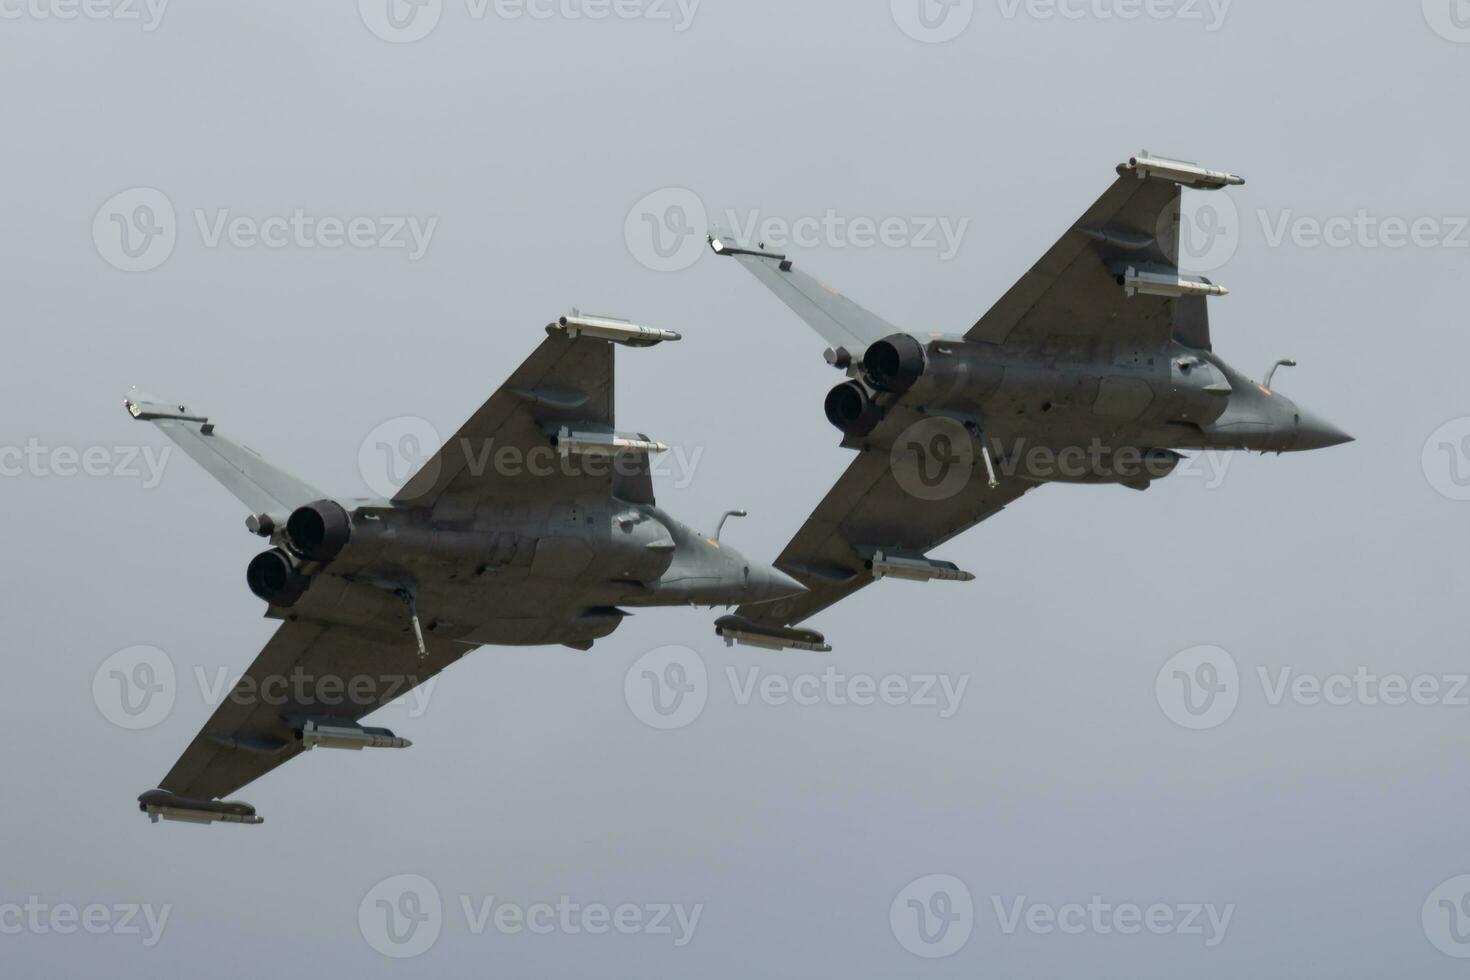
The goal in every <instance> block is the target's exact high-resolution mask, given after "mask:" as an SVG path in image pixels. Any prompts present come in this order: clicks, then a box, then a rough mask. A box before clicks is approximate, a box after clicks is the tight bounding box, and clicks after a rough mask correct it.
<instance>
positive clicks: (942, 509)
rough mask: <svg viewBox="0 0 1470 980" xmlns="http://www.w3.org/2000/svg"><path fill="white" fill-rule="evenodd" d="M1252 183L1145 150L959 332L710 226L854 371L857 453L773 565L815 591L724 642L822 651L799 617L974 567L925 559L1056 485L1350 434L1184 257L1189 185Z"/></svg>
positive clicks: (1112, 479)
mask: <svg viewBox="0 0 1470 980" xmlns="http://www.w3.org/2000/svg"><path fill="white" fill-rule="evenodd" d="M1243 183H1245V181H1244V180H1242V179H1241V178H1239V177H1237V176H1234V175H1233V174H1227V173H1221V172H1218V171H1212V170H1207V169H1205V168H1202V167H1198V166H1195V165H1194V164H1191V163H1186V162H1183V161H1179V160H1171V159H1164V158H1159V157H1152V156H1150V155H1149V154H1148V153H1147V152H1145V153H1144V154H1142V155H1140V156H1137V157H1133V158H1131V159H1130V160H1129V161H1128V162H1127V163H1125V164H1122V165H1120V166H1119V167H1118V178H1117V180H1116V181H1115V182H1114V183H1113V185H1112V186H1111V187H1109V188H1108V190H1107V191H1106V192H1105V193H1104V194H1103V195H1102V197H1101V198H1099V199H1098V201H1097V202H1096V203H1095V204H1094V205H1093V206H1092V207H1091V208H1089V209H1088V210H1087V212H1086V213H1085V214H1083V216H1082V217H1081V218H1080V219H1079V220H1078V221H1077V223H1076V224H1074V225H1073V226H1072V227H1071V228H1070V229H1068V230H1067V232H1066V234H1064V235H1063V236H1062V238H1061V240H1060V241H1059V242H1057V243H1056V245H1054V246H1053V247H1052V248H1051V250H1050V251H1049V252H1047V253H1046V255H1044V256H1043V257H1042V258H1041V261H1039V262H1037V263H1036V265H1034V266H1033V267H1032V268H1031V270H1030V271H1029V272H1028V273H1026V275H1025V276H1024V277H1022V279H1021V280H1020V281H1019V282H1018V283H1016V284H1015V285H1014V286H1013V287H1011V289H1010V291H1009V292H1008V293H1006V294H1005V295H1004V296H1003V297H1001V299H1000V301H999V302H998V303H996V304H995V306H994V307H993V308H991V310H990V311H989V312H988V313H986V314H985V315H984V316H983V317H981V318H980V320H979V322H978V323H976V324H975V325H974V326H973V327H971V328H970V330H969V331H968V332H966V333H965V334H964V335H963V336H950V335H947V334H939V333H926V334H912V333H906V332H904V331H901V330H899V329H898V328H897V327H895V326H893V325H892V324H890V323H888V322H887V321H885V320H883V319H881V318H879V317H877V316H875V315H874V314H872V313H870V312H868V311H867V310H865V309H863V308H862V307H860V306H858V305H856V304H855V303H853V302H851V301H850V300H847V299H845V298H843V297H842V296H840V295H838V294H837V293H836V292H835V291H833V290H832V289H830V288H829V287H827V286H826V285H824V284H822V283H820V282H818V281H817V280H816V279H813V278H812V277H811V276H808V275H806V274H805V273H803V272H801V271H800V270H798V269H797V268H795V266H794V264H793V262H792V261H791V260H790V259H789V258H787V257H786V256H784V255H780V254H775V253H772V252H769V251H767V250H766V249H765V247H764V245H762V244H760V243H744V242H739V241H736V240H735V239H734V238H733V237H731V236H730V235H729V234H728V233H726V232H725V231H724V230H722V229H715V230H714V231H713V232H712V234H711V237H710V246H711V248H713V249H714V251H715V252H716V253H717V254H719V255H723V256H729V257H732V258H734V259H736V260H737V261H739V262H740V264H742V265H744V266H745V267H746V268H747V269H749V270H750V271H751V272H753V273H754V274H755V275H756V277H757V278H758V279H760V280H761V281H762V282H763V283H765V284H766V285H767V286H768V287H769V288H770V289H771V290H772V291H773V292H774V293H776V295H777V296H778V297H780V299H781V300H782V301H783V302H785V303H786V305H788V306H789V307H791V309H792V310H794V311H795V312H796V314H797V315H798V316H800V317H801V318H802V319H803V320H805V321H806V322H807V323H808V324H809V325H810V326H811V327H812V328H813V329H814V330H816V331H817V333H818V334H820V335H821V336H822V337H823V338H824V339H825V340H826V341H827V342H828V343H829V344H830V345H831V347H830V348H829V349H828V351H827V360H828V362H829V363H831V364H832V365H833V366H835V367H837V368H839V369H841V370H843V371H845V372H846V373H847V375H848V376H849V380H848V381H846V382H844V383H842V384H840V385H838V386H837V387H836V388H834V389H833V390H832V391H831V393H830V394H829V395H828V396H827V400H826V413H827V418H828V419H829V420H830V421H831V422H832V424H833V425H835V426H836V427H837V428H838V429H840V430H841V431H842V434H843V441H842V445H843V446H845V447H847V448H849V449H854V450H857V452H858V456H857V458H856V459H855V460H854V461H853V462H852V464H851V465H850V466H849V467H848V469H847V472H846V473H844V474H843V476H842V478H841V479H840V480H839V481H838V482H837V484H836V486H834V487H833V488H832V490H831V492H830V493H828V494H827V497H826V499H824V500H823V501H822V502H821V503H820V504H819V505H818V506H817V509H816V511H815V512H814V513H813V514H812V515H811V517H810V518H809V519H808V520H807V522H806V524H805V525H804V526H803V527H802V528H801V530H800V531H799V532H798V533H797V535H796V537H795V538H793V539H792V541H791V543H790V544H789V545H788V546H787V548H786V550H785V551H784V552H783V553H782V554H781V556H780V557H779V558H778V559H777V561H776V567H777V568H779V569H781V570H782V571H785V572H787V573H789V574H791V575H792V576H794V577H795V578H796V579H797V580H798V581H800V582H801V583H802V584H803V585H805V586H806V587H807V591H806V592H804V593H801V594H799V595H796V596H794V597H789V598H785V599H782V600H779V601H777V602H772V603H769V604H766V605H762V606H750V607H742V608H741V609H739V610H737V612H736V614H735V615H733V616H727V617H725V618H723V619H721V620H720V621H719V622H718V623H717V625H716V629H717V632H718V633H719V634H720V635H722V636H724V637H725V639H726V641H727V643H745V644H752V645H756V646H763V647H770V648H774V649H787V648H793V649H806V650H825V649H828V647H827V646H826V643H825V640H824V638H823V637H822V635H821V634H820V633H817V632H814V631H812V630H807V629H792V628H791V627H793V626H794V625H795V624H797V623H800V622H802V621H804V620H806V619H807V618H809V617H810V616H812V615H814V614H815V613H817V612H818V611H820V610H822V609H824V608H826V607H827V606H830V605H831V604H833V603H835V602H837V601H838V600H840V599H842V598H843V597H845V596H847V595H850V594H851V593H853V592H855V591H857V590H858V589H861V588H862V587H864V586H865V585H867V584H868V583H870V582H872V581H874V580H876V579H879V578H883V577H894V578H904V579H911V580H918V581H935V580H947V581H969V580H971V579H973V578H974V576H973V575H970V574H969V573H967V572H963V571H961V570H960V569H958V568H957V567H955V566H954V565H953V564H951V563H948V562H944V561H937V560H934V559H932V558H930V557H929V556H928V553H929V552H930V551H931V550H932V549H934V548H936V547H938V546H939V545H941V544H943V543H944V542H946V541H948V540H949V539H951V538H953V537H954V536H955V535H957V534H959V533H960V532H962V531H964V530H966V529H967V528H970V527H973V526H974V525H975V524H978V523H979V522H981V521H983V520H985V519H986V518H989V517H992V516H994V515H995V514H997V513H999V512H1000V511H1001V510H1002V509H1003V508H1004V507H1006V506H1007V505H1009V504H1010V503H1012V502H1014V501H1015V500H1017V499H1019V498H1020V497H1021V496H1023V495H1024V494H1026V493H1027V492H1028V491H1030V490H1032V489H1035V488H1036V487H1038V486H1042V485H1044V484H1046V483H1053V482H1070V483H1097V484H1121V485H1123V486H1127V487H1132V488H1134V489H1138V490H1145V489H1147V488H1148V486H1149V484H1150V483H1151V482H1152V481H1154V480H1156V479H1159V478H1161V477H1163V476H1166V475H1168V474H1169V473H1170V472H1172V471H1173V470H1174V469H1175V468H1176V467H1177V466H1178V465H1179V463H1180V462H1181V461H1182V459H1183V457H1182V456H1181V455H1180V454H1179V453H1178V452H1177V450H1181V449H1185V450H1191V449H1192V450H1222V449H1234V450H1255V451H1258V452H1262V453H1266V452H1275V453H1283V452H1294V451H1302V450H1308V449H1321V448H1324V447H1327V446H1335V445H1338V444H1341V443H1345V442H1350V441H1351V437H1349V436H1348V435H1347V434H1345V433H1343V432H1342V431H1340V430H1339V429H1337V428H1336V427H1334V426H1333V425H1331V424H1330V423H1328V422H1326V421H1325V420H1323V419H1322V418H1320V417H1319V416H1317V415H1315V414H1313V413H1312V412H1310V411H1308V410H1306V409H1305V408H1302V407H1301V406H1299V405H1297V404H1296V403H1294V402H1293V401H1291V400H1290V399H1289V398H1286V397H1285V396H1283V395H1281V394H1280V393H1279V392H1277V391H1275V390H1273V389H1272V387H1271V382H1272V375H1274V374H1275V371H1276V369H1277V367H1280V366H1283V365H1286V366H1290V365H1293V363H1294V362H1291V361H1281V362H1278V364H1277V365H1275V366H1273V367H1272V369H1271V372H1270V373H1268V374H1267V376H1266V380H1265V382H1264V383H1257V382H1255V381H1253V380H1251V379H1249V378H1247V377H1246V376H1245V375H1243V374H1241V373H1240V372H1239V371H1237V370H1235V369H1234V368H1232V367H1231V366H1230V365H1229V364H1226V363H1225V361H1224V360H1222V359H1221V358H1220V357H1219V356H1218V355H1216V354H1215V353H1214V350H1213V347H1212V345H1211V342H1210V327H1209V316H1208V313H1207V311H1206V306H1205V304H1206V301H1207V299H1208V298H1210V297H1213V296H1223V295H1225V293H1226V290H1225V289H1224V288H1223V287H1221V286H1217V285H1215V284H1214V283H1212V282H1210V281H1209V280H1207V279H1200V278H1192V277H1188V276H1185V275H1183V274H1181V272H1180V270H1179V237H1180V233H1179V225H1180V195H1181V188H1182V187H1191V188H1195V189H1199V190H1207V191H1220V190H1222V189H1223V188H1226V187H1229V186H1232V185H1238V184H1243Z"/></svg>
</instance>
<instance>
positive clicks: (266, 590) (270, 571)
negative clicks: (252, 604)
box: [245, 548, 311, 606]
mask: <svg viewBox="0 0 1470 980" xmlns="http://www.w3.org/2000/svg"><path fill="white" fill-rule="evenodd" d="M245 582H246V584H248V585H249V586H250V591H251V592H253V593H255V595H256V597H257V598H259V599H262V600H264V601H266V602H268V603H270V604H271V605H273V606H294V605H296V603H297V602H298V601H300V599H301V597H302V596H303V595H305V594H306V589H307V587H308V586H310V585H311V579H309V578H307V577H306V576H305V575H302V574H301V573H300V572H298V571H297V570H296V566H295V565H293V564H291V556H290V555H288V554H286V553H285V552H284V551H282V550H281V549H280V548H272V549H271V550H270V551H262V552H261V553H260V554H258V555H256V556H255V557H254V558H252V559H250V564H249V565H248V566H246V568H245Z"/></svg>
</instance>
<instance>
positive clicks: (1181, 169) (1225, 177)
mask: <svg viewBox="0 0 1470 980" xmlns="http://www.w3.org/2000/svg"><path fill="white" fill-rule="evenodd" d="M1121 169H1124V170H1131V171H1133V172H1134V173H1136V174H1138V179H1139V180H1145V179H1147V178H1149V177H1157V178H1158V179H1160V180H1172V181H1173V182H1174V183H1176V184H1183V185H1185V186H1187V187H1197V188H1199V189H1200V190H1220V189H1221V188H1224V187H1239V186H1241V185H1243V184H1244V183H1245V178H1244V177H1241V176H1238V175H1237V174H1231V173H1226V172H1225V171H1223V170H1208V169H1206V168H1204V167H1201V166H1199V165H1198V164H1194V163H1190V162H1189V161H1187V160H1171V159H1169V158H1168V157H1156V156H1153V155H1151V154H1150V153H1149V152H1148V151H1147V150H1144V151H1143V152H1142V153H1140V154H1139V155H1138V156H1134V157H1129V158H1128V162H1127V163H1125V164H1124V165H1123V167H1122V168H1121Z"/></svg>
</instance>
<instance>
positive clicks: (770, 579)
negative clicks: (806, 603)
mask: <svg viewBox="0 0 1470 980" xmlns="http://www.w3.org/2000/svg"><path fill="white" fill-rule="evenodd" d="M805 591H806V586H804V585H802V584H801V583H800V582H798V581H797V580H796V579H794V578H792V577H791V576H790V575H787V574H786V573H785V572H783V571H781V570H780V569H779V568H773V567H772V566H770V565H760V564H756V563H754V562H752V563H751V566H750V585H749V587H748V588H747V590H746V592H747V594H748V596H749V598H748V599H746V600H745V601H746V602H774V601H775V600H777V599H785V598H788V597H789V596H794V595H801V594H802V593H803V592H805Z"/></svg>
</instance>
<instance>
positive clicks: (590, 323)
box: [548, 312, 684, 347]
mask: <svg viewBox="0 0 1470 980" xmlns="http://www.w3.org/2000/svg"><path fill="white" fill-rule="evenodd" d="M548 329H552V330H560V331H561V332H563V333H565V334H566V335H567V336H568V337H571V338H573V339H575V338H577V337H584V336H585V337H596V338H597V339H599V340H607V341H611V342H612V343H615V344H622V345H623V346H625V347H652V346H654V345H655V344H662V343H664V342H665V341H675V340H683V339H684V335H683V334H681V333H679V332H678V331H675V330H660V329H659V328H657V327H641V326H639V325H638V324H636V323H630V322H629V321H627V320H619V319H616V318H615V317H609V316H584V315H582V314H580V313H575V312H574V313H570V314H568V315H567V316H564V317H562V318H561V319H560V320H558V321H556V323H554V324H552V326H551V327H550V328H548Z"/></svg>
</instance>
